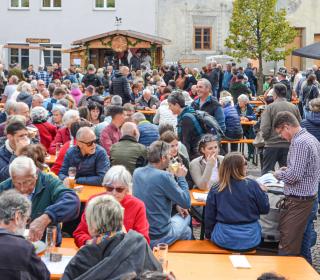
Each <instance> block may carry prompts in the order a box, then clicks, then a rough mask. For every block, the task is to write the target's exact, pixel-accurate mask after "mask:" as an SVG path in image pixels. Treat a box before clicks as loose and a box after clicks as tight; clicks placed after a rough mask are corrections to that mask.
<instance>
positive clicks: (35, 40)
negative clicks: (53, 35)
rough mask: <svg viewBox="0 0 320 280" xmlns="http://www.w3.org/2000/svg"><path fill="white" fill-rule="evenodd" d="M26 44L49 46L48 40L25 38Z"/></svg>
mask: <svg viewBox="0 0 320 280" xmlns="http://www.w3.org/2000/svg"><path fill="white" fill-rule="evenodd" d="M26 42H27V43H31V44H50V39H45V38H27V39H26Z"/></svg>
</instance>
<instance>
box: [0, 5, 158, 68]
mask: <svg viewBox="0 0 320 280" xmlns="http://www.w3.org/2000/svg"><path fill="white" fill-rule="evenodd" d="M0 2H1V5H0V26H1V27H2V28H1V32H0V45H1V46H4V47H2V48H1V49H2V51H1V53H0V60H3V61H2V62H3V63H4V64H5V65H8V64H11V63H19V64H20V65H21V66H22V68H26V66H27V65H29V64H34V65H35V66H37V65H40V64H46V65H47V64H49V63H53V62H61V63H62V66H63V68H66V67H68V66H69V64H70V58H69V57H70V55H69V53H64V50H66V49H69V48H70V46H71V42H73V41H75V40H78V39H80V38H85V37H89V36H92V35H97V34H100V33H104V32H107V31H111V30H114V29H116V28H121V29H131V30H136V31H140V32H144V33H147V34H155V25H156V24H155V0H134V1H130V0H1V1H0ZM142 7H143V9H142ZM142 11H143V13H142ZM116 17H118V18H121V25H120V24H118V25H117V26H116V25H115V18H116ZM118 23H119V21H118ZM8 47H9V48H8ZM26 47H27V48H26ZM39 47H46V48H47V50H44V51H43V50H40V49H39ZM1 57H2V59H1Z"/></svg>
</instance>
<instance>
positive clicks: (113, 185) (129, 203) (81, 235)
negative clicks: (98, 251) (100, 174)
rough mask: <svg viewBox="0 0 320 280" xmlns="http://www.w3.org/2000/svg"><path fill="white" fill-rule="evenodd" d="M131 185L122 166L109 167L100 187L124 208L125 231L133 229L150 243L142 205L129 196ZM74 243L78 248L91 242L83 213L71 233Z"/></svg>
mask: <svg viewBox="0 0 320 280" xmlns="http://www.w3.org/2000/svg"><path fill="white" fill-rule="evenodd" d="M131 184H132V177H131V174H130V172H129V171H128V170H127V169H126V168H125V167H124V166H122V165H115V166H113V167H111V168H110V169H109V170H108V172H107V173H106V175H105V177H104V179H103V182H102V185H103V186H104V187H105V189H106V194H109V195H112V196H114V197H115V198H116V200H117V201H119V202H120V204H121V206H122V207H123V208H124V222H123V223H124V227H125V228H126V230H127V231H129V230H130V229H133V230H135V231H137V232H139V233H141V234H142V235H143V236H144V237H145V238H146V240H147V242H150V238H149V223H148V220H147V215H146V208H145V206H144V203H143V202H142V201H141V200H139V199H137V198H135V197H133V196H132V195H131V194H129V192H130V189H131ZM73 237H74V239H75V243H76V245H77V246H78V247H81V246H83V245H85V244H90V243H92V242H93V239H92V236H91V235H90V233H89V230H88V225H87V222H86V216H85V213H83V215H82V217H81V222H80V224H79V225H78V227H77V229H76V230H75V231H74V233H73Z"/></svg>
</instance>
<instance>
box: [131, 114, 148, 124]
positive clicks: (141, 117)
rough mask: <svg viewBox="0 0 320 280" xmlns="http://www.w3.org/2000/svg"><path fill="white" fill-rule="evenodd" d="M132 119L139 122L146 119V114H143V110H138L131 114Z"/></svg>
mask: <svg viewBox="0 0 320 280" xmlns="http://www.w3.org/2000/svg"><path fill="white" fill-rule="evenodd" d="M131 119H132V120H133V121H134V122H135V123H139V122H141V121H144V120H145V119H146V117H145V115H144V114H142V113H141V112H136V113H134V114H133V115H132V116H131Z"/></svg>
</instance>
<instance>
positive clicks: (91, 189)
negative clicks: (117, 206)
mask: <svg viewBox="0 0 320 280" xmlns="http://www.w3.org/2000/svg"><path fill="white" fill-rule="evenodd" d="M76 186H83V188H82V190H81V191H80V192H77V194H78V196H79V199H80V201H81V202H84V203H86V202H87V201H88V199H89V198H90V197H91V196H93V195H97V194H101V193H105V192H106V190H105V188H104V187H102V186H101V187H100V186H87V185H80V184H76Z"/></svg>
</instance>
